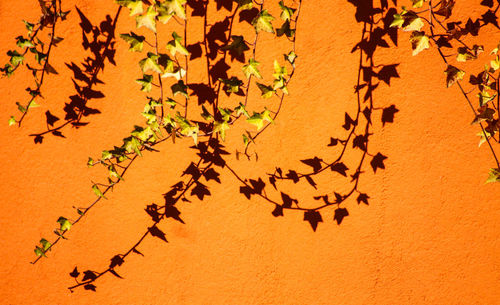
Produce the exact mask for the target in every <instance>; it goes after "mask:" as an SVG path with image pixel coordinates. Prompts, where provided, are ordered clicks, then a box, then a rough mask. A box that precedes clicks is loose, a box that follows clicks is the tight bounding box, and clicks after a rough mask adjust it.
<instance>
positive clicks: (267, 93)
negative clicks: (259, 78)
mask: <svg viewBox="0 0 500 305" xmlns="http://www.w3.org/2000/svg"><path fill="white" fill-rule="evenodd" d="M256 84H257V87H259V89H260V92H261V96H262V98H270V97H271V96H273V93H275V92H276V91H275V90H274V89H273V87H271V86H266V85H264V84H261V83H256Z"/></svg>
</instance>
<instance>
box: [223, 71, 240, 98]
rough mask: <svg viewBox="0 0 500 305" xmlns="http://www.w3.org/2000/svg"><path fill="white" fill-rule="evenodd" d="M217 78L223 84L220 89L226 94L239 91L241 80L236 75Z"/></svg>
mask: <svg viewBox="0 0 500 305" xmlns="http://www.w3.org/2000/svg"><path fill="white" fill-rule="evenodd" d="M219 80H220V81H221V82H222V83H223V84H224V86H223V87H222V90H224V92H226V94H227V95H228V96H229V95H230V94H231V93H236V94H238V92H240V91H241V86H243V81H241V80H240V79H239V78H237V77H236V76H233V77H231V78H230V79H219ZM241 94H242V93H241Z"/></svg>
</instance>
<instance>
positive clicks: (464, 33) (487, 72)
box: [391, 0, 500, 182]
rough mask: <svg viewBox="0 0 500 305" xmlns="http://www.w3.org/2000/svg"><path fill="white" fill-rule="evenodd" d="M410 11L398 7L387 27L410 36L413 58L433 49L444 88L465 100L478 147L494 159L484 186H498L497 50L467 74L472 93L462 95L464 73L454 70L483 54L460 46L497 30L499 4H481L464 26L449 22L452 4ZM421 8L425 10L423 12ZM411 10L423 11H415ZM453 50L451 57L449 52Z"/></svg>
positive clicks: (416, 3) (417, 4) (427, 0)
mask: <svg viewBox="0 0 500 305" xmlns="http://www.w3.org/2000/svg"><path fill="white" fill-rule="evenodd" d="M411 1H412V3H411V5H412V9H407V8H406V7H402V9H401V11H400V12H399V13H397V14H394V16H393V17H394V18H393V21H392V23H391V27H395V28H399V29H401V30H403V31H408V32H410V33H411V34H410V42H411V46H412V50H413V55H417V54H419V53H420V52H422V51H424V50H426V49H429V48H430V47H431V45H432V44H434V45H435V46H436V49H437V50H438V52H439V54H440V56H441V58H442V59H443V62H444V63H445V65H446V68H445V70H444V74H445V75H446V87H448V88H449V87H451V86H453V85H454V84H457V86H458V87H459V88H460V90H461V93H462V94H463V96H464V98H465V99H466V100H467V102H468V104H469V105H470V107H471V110H472V112H473V114H474V118H473V120H472V124H478V125H479V127H480V129H481V130H480V131H479V133H478V136H479V137H480V138H481V139H480V142H479V146H481V144H483V143H485V142H486V143H488V146H489V148H490V151H491V153H492V155H493V158H494V159H495V163H496V168H491V169H490V172H489V177H488V179H487V180H486V182H500V163H499V159H498V158H497V156H496V153H495V148H494V147H493V145H492V143H495V142H496V143H500V117H499V111H500V96H499V92H498V90H499V81H500V57H499V54H498V52H499V47H500V45H499V46H498V47H496V48H495V49H493V50H492V51H491V52H490V53H489V55H490V56H492V58H490V59H487V63H486V64H484V67H483V68H482V70H481V71H480V72H478V73H470V76H469V81H468V83H469V84H470V85H472V86H474V88H475V90H474V89H473V90H471V91H470V92H468V93H467V92H466V90H465V89H464V88H463V85H462V84H461V82H460V81H462V80H464V78H465V75H466V72H465V71H464V70H463V69H462V68H459V67H457V65H458V64H462V65H464V64H463V63H465V62H469V61H474V60H477V59H478V58H479V55H480V54H481V53H483V52H484V47H483V46H482V45H477V44H474V45H472V46H470V45H468V44H467V43H465V42H464V40H465V38H467V37H468V36H472V37H474V36H478V35H479V30H480V29H481V28H482V27H484V26H487V25H489V24H491V25H493V26H494V27H496V28H497V29H500V27H499V25H498V17H497V16H496V12H497V11H498V9H499V7H500V1H498V0H497V1H496V2H497V4H496V7H495V8H493V6H494V3H493V0H484V1H482V2H481V5H483V6H486V7H487V8H488V9H487V11H486V12H485V13H484V14H483V15H481V17H480V18H478V19H477V20H472V19H471V18H469V19H468V20H467V21H466V22H462V21H452V20H451V19H450V18H451V17H452V14H453V8H454V6H455V0H440V1H435V2H434V1H431V0H411ZM423 8H425V9H423ZM415 9H423V10H421V11H415ZM451 50H456V51H455V52H454V53H453V54H448V53H449V51H451ZM450 57H455V61H456V62H457V63H453V64H452V63H451V60H450V59H449V58H450ZM473 92H474V93H475V94H476V97H477V99H478V104H477V106H474V105H473V103H472V102H471V98H470V97H469V95H470V94H471V93H473Z"/></svg>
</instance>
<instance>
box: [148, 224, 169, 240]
mask: <svg viewBox="0 0 500 305" xmlns="http://www.w3.org/2000/svg"><path fill="white" fill-rule="evenodd" d="M148 232H149V234H151V236H154V237H158V238H159V239H161V240H163V241H165V242H167V243H168V240H167V238H166V237H165V233H163V231H162V230H160V229H158V227H157V226H152V227H150V228H148Z"/></svg>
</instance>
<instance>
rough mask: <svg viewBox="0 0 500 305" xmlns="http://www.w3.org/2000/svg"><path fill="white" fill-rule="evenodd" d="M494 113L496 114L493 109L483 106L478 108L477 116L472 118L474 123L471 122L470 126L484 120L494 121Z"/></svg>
mask: <svg viewBox="0 0 500 305" xmlns="http://www.w3.org/2000/svg"><path fill="white" fill-rule="evenodd" d="M495 113H496V112H495V110H494V109H491V108H488V107H487V106H483V107H481V108H479V110H478V114H477V115H476V117H475V118H474V121H472V124H475V123H479V122H482V121H484V120H493V119H494V117H493V116H494V114H495Z"/></svg>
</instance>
